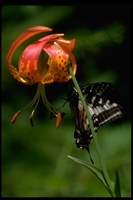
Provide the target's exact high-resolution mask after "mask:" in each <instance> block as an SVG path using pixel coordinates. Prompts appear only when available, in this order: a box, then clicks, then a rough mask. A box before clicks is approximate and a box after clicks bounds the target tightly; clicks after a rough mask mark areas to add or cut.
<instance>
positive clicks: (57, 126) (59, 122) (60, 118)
mask: <svg viewBox="0 0 133 200" xmlns="http://www.w3.org/2000/svg"><path fill="white" fill-rule="evenodd" d="M64 115H65V113H57V114H56V118H57V119H56V125H55V126H56V128H59V127H60V124H61V120H62V119H63V117H64Z"/></svg>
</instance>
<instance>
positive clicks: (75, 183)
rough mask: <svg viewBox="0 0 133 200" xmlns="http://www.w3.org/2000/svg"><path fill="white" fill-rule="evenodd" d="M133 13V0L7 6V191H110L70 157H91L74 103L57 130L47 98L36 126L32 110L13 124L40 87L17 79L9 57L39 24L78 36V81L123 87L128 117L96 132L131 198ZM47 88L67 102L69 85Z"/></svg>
mask: <svg viewBox="0 0 133 200" xmlns="http://www.w3.org/2000/svg"><path fill="white" fill-rule="evenodd" d="M110 10H111V11H110ZM130 12H131V10H130V4H103V5H102V4H88V5H77V6H48V5H46V6H45V5H44V6H5V7H3V9H2V196H3V197H107V196H108V193H107V192H106V190H105V188H104V187H103V186H102V185H101V183H100V181H99V180H97V179H96V177H94V175H93V174H91V172H89V171H88V170H87V169H86V168H84V167H83V166H81V165H78V164H77V163H75V162H73V161H71V160H70V159H69V158H68V157H67V156H68V155H71V156H74V157H77V158H80V159H82V160H86V161H88V160H89V157H88V154H87V152H86V151H82V150H80V149H78V148H76V146H75V144H74V138H73V132H74V124H73V121H72V118H71V114H70V108H69V105H68V104H66V105H65V106H64V107H63V108H62V109H61V110H62V111H63V112H65V113H66V115H65V118H64V119H63V120H62V124H61V127H60V128H59V129H56V128H55V119H53V120H50V114H49V113H48V111H47V110H46V109H45V107H44V106H43V104H42V103H41V102H40V105H39V107H38V108H37V111H36V113H35V116H34V127H31V126H30V123H29V120H28V116H29V115H30V112H31V110H29V109H27V110H25V111H24V112H23V113H22V114H21V115H20V116H19V118H18V119H17V121H16V122H15V124H13V125H12V124H11V123H10V120H11V118H12V116H13V114H14V113H15V112H17V111H18V110H20V109H21V108H23V107H24V106H25V105H26V104H28V103H29V101H30V100H31V99H32V98H33V96H34V93H35V90H36V86H26V85H23V84H21V83H19V82H17V81H16V80H15V79H13V77H12V76H11V75H10V73H9V71H8V67H7V65H6V55H7V52H8V50H9V48H10V45H11V44H12V42H13V41H14V40H15V38H16V37H18V36H19V34H21V33H22V32H23V31H24V30H26V29H27V28H29V27H32V26H37V25H43V26H49V27H51V28H53V32H55V33H57V32H58V33H62V32H63V33H64V34H65V38H68V39H72V38H75V39H76V46H75V50H74V55H75V57H76V60H77V65H78V70H77V74H76V77H77V79H78V81H79V82H81V83H82V84H87V83H91V82H96V81H108V82H112V83H113V84H114V85H115V86H116V88H117V89H118V96H117V99H118V102H120V104H122V106H123V113H124V116H123V119H121V120H119V121H117V122H115V123H112V124H109V125H106V126H104V127H102V128H100V130H99V134H98V135H97V137H98V140H99V144H100V146H101V151H102V153H103V157H104V159H105V163H106V166H107V170H108V171H109V174H110V176H111V178H112V179H113V178H114V174H115V169H117V170H118V171H119V175H120V184H121V189H122V196H124V197H130V195H131V122H130V112H131V106H130V103H131V100H130V95H131V92H130V88H131V87H130V82H131V79H130V77H131V72H130V70H131V69H130V68H131V61H130V54H131V52H130V42H131V41H130V39H131V38H130V33H129V32H130V28H131V20H130V15H131V13H130ZM81 13H82V16H81ZM123 13H126V14H125V15H123ZM40 35H41V34H40ZM40 35H38V36H37V37H38V38H39V37H40ZM42 36H43V34H42ZM37 37H36V38H37ZM33 40H34V38H33V39H32V41H33ZM25 46H26V43H25V44H24V45H22V47H21V48H20V49H18V51H17V52H16V56H15V57H14V63H15V64H16V65H17V60H18V57H19V55H20V54H21V52H22V49H24V48H25ZM46 93H47V95H48V98H49V100H50V101H51V103H52V104H53V105H55V106H56V107H57V108H60V107H61V106H62V105H63V104H64V102H65V100H64V99H63V98H66V93H67V83H66V84H65V83H64V84H57V83H53V84H51V85H47V86H46ZM90 150H91V155H92V157H93V160H94V161H95V163H97V164H98V161H97V157H96V153H95V147H94V144H93V141H92V142H91V145H90Z"/></svg>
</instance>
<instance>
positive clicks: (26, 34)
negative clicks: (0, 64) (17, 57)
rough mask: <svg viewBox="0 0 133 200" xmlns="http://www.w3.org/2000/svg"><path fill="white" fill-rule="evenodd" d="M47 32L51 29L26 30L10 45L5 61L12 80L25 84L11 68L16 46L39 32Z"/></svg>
mask: <svg viewBox="0 0 133 200" xmlns="http://www.w3.org/2000/svg"><path fill="white" fill-rule="evenodd" d="M47 31H52V29H51V28H49V27H45V26H35V27H32V28H29V29H27V30H26V31H24V32H23V33H22V34H21V35H20V36H19V37H18V38H17V39H16V40H15V41H14V43H13V44H12V45H11V48H10V49H9V52H8V54H7V57H6V61H7V65H8V67H9V70H10V73H11V74H12V75H13V76H14V78H16V79H17V80H18V81H20V82H23V83H26V82H25V80H23V78H21V77H19V73H18V71H17V70H16V68H15V67H14V66H13V64H12V56H13V54H14V52H15V51H16V49H17V48H18V46H19V45H20V44H22V43H23V42H24V41H25V40H26V39H28V38H29V37H31V36H33V35H36V34H38V33H41V32H47Z"/></svg>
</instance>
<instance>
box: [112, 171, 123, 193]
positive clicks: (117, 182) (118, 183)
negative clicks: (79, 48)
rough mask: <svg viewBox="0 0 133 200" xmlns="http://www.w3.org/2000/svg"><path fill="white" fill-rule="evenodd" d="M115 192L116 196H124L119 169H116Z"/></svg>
mask: <svg viewBox="0 0 133 200" xmlns="http://www.w3.org/2000/svg"><path fill="white" fill-rule="evenodd" d="M115 175H116V177H115V188H114V190H115V194H116V197H122V196H121V190H120V179H119V174H118V171H117V170H116V171H115Z"/></svg>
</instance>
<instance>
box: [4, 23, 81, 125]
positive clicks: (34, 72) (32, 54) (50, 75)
mask: <svg viewBox="0 0 133 200" xmlns="http://www.w3.org/2000/svg"><path fill="white" fill-rule="evenodd" d="M49 31H52V29H51V28H49V27H45V26H35V27H32V28H29V29H27V30H26V31H24V32H23V33H22V34H21V35H20V36H19V37H18V38H17V39H16V40H15V41H14V42H13V44H12V45H11V47H10V49H9V51H8V54H7V57H6V61H7V65H8V67H9V71H10V73H11V74H12V76H13V77H14V78H15V79H16V80H18V81H19V82H21V83H23V84H26V85H33V84H38V86H37V91H36V94H35V97H34V98H33V100H32V101H31V102H30V103H29V104H28V105H27V106H26V107H24V108H23V109H21V110H20V111H18V112H17V113H15V115H14V116H13V118H12V120H11V122H12V123H14V122H15V120H16V118H17V117H18V115H19V114H20V113H21V111H22V110H24V109H25V108H27V107H29V106H33V105H35V106H34V109H33V111H32V113H31V115H30V122H31V124H32V125H33V122H32V117H33V114H34V111H35V109H36V107H37V105H38V103H39V100H40V97H41V98H42V101H43V103H44V104H45V106H46V107H47V109H48V110H49V111H50V112H51V113H53V115H54V116H55V117H56V116H58V115H57V113H56V112H55V111H54V108H53V106H52V105H51V104H50V103H49V101H48V100H47V98H46V94H45V84H50V83H52V82H60V83H62V82H67V81H69V80H70V79H71V75H70V74H69V70H68V68H69V67H71V68H72V70H73V73H74V74H75V73H76V69H77V67H76V60H75V57H74V55H73V54H72V50H73V48H74V45H75V39H72V40H66V39H64V38H63V36H64V34H63V33H58V34H50V35H47V36H45V37H42V38H41V39H39V40H37V41H35V42H33V43H31V44H29V45H28V46H27V47H26V48H25V49H24V51H23V52H22V55H21V56H20V58H19V61H18V67H15V66H14V65H13V64H12V57H13V55H14V53H15V51H16V49H17V48H18V47H19V46H20V45H21V44H22V43H23V42H24V41H25V40H27V39H28V38H30V37H32V36H34V35H36V34H39V33H42V32H49Z"/></svg>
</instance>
